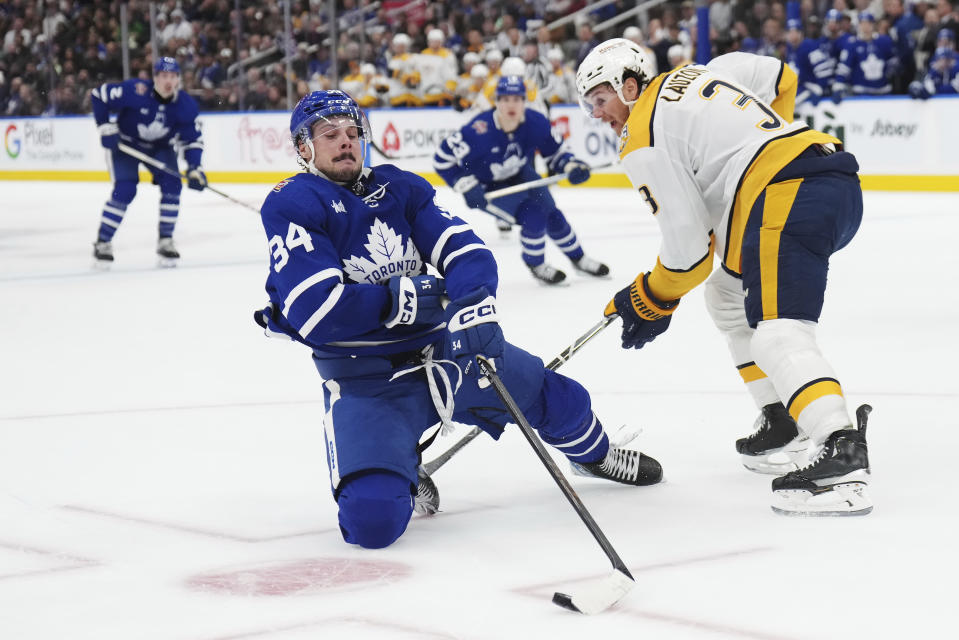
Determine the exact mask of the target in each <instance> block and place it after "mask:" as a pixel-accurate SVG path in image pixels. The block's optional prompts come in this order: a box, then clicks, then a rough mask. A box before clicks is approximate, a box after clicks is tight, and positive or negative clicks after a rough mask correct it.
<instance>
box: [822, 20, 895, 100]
mask: <svg viewBox="0 0 959 640" xmlns="http://www.w3.org/2000/svg"><path fill="white" fill-rule="evenodd" d="M896 65H898V59H897V56H896V43H895V42H893V39H892V38H890V37H889V36H887V35H882V34H878V35H876V36H874V37H873V38H872V39H871V40H863V39H861V38H855V39H853V40H850V41H849V42H847V43H846V45H845V47H843V50H842V51H841V52H840V54H839V64H838V65H837V66H836V84H837V85H838V87H839V89H840V90H845V89H851V90H852V92H853V93H855V94H867V95H880V94H885V93H889V92H891V91H892V83H891V82H890V77H891V75H892V71H893V69H894V68H895V66H896Z"/></svg>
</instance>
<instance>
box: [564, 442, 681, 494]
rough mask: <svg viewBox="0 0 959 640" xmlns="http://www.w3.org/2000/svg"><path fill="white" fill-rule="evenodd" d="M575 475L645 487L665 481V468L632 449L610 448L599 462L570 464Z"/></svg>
mask: <svg viewBox="0 0 959 640" xmlns="http://www.w3.org/2000/svg"><path fill="white" fill-rule="evenodd" d="M570 465H571V466H572V467H573V473H575V474H576V475H578V476H583V477H586V478H602V479H603V480H612V481H613V482H621V483H622V484H631V485H635V486H644V485H649V484H656V483H657V482H659V481H660V480H662V479H663V467H662V466H661V465H660V464H659V462H657V461H656V460H655V459H653V458H650V457H649V456H647V455H646V454H644V453H640V452H639V451H633V450H632V449H619V448H617V447H610V448H609V451H607V452H606V457H605V458H603V459H602V460H600V461H598V462H588V463H582V462H570Z"/></svg>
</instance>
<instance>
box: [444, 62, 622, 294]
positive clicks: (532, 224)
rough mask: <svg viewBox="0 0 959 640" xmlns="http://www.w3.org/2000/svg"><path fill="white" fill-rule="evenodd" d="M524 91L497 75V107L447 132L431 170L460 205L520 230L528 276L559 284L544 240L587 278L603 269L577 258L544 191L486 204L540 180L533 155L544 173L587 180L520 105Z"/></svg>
mask: <svg viewBox="0 0 959 640" xmlns="http://www.w3.org/2000/svg"><path fill="white" fill-rule="evenodd" d="M526 92H527V86H526V84H525V82H524V80H523V78H522V77H521V76H503V77H502V78H500V81H499V84H498V86H497V89H496V107H495V108H493V109H491V110H489V111H484V112H483V113H481V114H479V115H478V116H476V117H475V118H473V119H472V120H470V121H469V122H468V123H467V124H466V125H464V126H463V127H462V128H460V130H459V131H456V132H454V133H453V134H451V135H450V136H449V137H448V138H446V139H445V140H444V141H443V142H442V143H440V146H439V148H438V149H437V150H436V155H435V156H434V157H433V166H434V167H435V168H436V171H437V173H439V175H440V177H441V178H443V180H445V181H446V183H447V184H449V185H450V186H451V187H452V188H453V190H454V191H456V192H457V193H460V194H462V195H463V198H464V199H465V200H466V204H467V205H469V206H470V207H472V208H474V209H481V210H484V211H487V212H488V213H491V214H493V215H495V216H496V217H497V218H499V220H500V221H502V220H506V221H508V222H516V223H517V224H519V225H520V226H521V227H522V231H521V233H520V241H521V244H522V249H523V251H522V256H523V262H525V263H526V266H527V267H529V269H530V272H531V273H532V274H533V277H534V278H536V279H538V280H540V281H542V282H545V283H546V284H559V283H560V282H562V281H563V280H565V279H566V274H565V273H564V272H563V271H560V270H559V269H556V268H555V267H553V266H551V265H549V264H548V263H547V262H546V257H545V256H546V237H547V236H549V238H550V239H551V240H552V241H553V242H554V243H555V244H556V246H557V247H559V249H560V250H561V251H562V252H563V253H564V254H565V255H566V257H567V258H569V259H570V261H572V263H573V266H574V267H575V268H576V269H578V270H579V271H582V272H583V273H587V274H589V275H592V276H605V275H607V274H608V273H609V267H607V266H606V265H605V264H603V263H601V262H598V261H596V260H594V259H592V258H590V257H588V256H587V255H585V253H584V252H583V248H582V246H580V244H579V239H578V238H577V236H576V232H575V231H573V229H572V227H570V225H569V222H567V220H566V216H564V215H563V212H562V211H560V210H559V208H558V207H557V206H556V202H555V201H554V200H553V196H551V195H550V193H549V189H548V188H547V187H538V188H534V189H527V190H525V191H520V192H518V193H514V194H510V195H506V196H503V197H501V198H496V199H495V200H493V201H488V200H487V199H486V192H487V191H489V190H495V189H500V188H503V187H508V186H512V185H516V184H520V183H524V182H530V181H533V180H537V179H539V177H540V176H539V174H538V173H536V168H535V167H534V164H533V163H534V161H535V159H536V154H537V153H539V154H540V155H541V156H542V157H543V160H544V161H545V162H546V166H547V168H548V169H549V171H550V173H554V174H555V173H567V174H569V181H570V182H571V183H573V184H579V183H581V182H585V181H586V180H588V179H589V174H590V171H589V166H588V165H587V164H586V163H585V162H582V161H581V160H577V159H576V158H575V157H574V156H573V154H572V153H570V152H569V151H568V150H567V149H566V145H565V143H564V142H563V140H562V138H561V137H560V136H558V135H557V134H555V133H554V132H553V131H552V127H551V125H550V122H549V120H548V119H547V118H546V116H544V115H543V114H542V113H539V112H537V111H534V110H533V109H529V108H527V106H526V104H527V103H526V95H527V94H526Z"/></svg>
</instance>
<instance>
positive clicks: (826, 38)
mask: <svg viewBox="0 0 959 640" xmlns="http://www.w3.org/2000/svg"><path fill="white" fill-rule="evenodd" d="M841 19H842V14H841V13H840V12H839V11H838V10H836V9H830V10H829V11H827V12H826V23H825V26H824V28H823V31H824V33H823V35H822V36H820V37H818V38H808V39H806V40H804V41H803V42H802V44H800V45H799V51H798V52H797V54H796V59H797V63H798V64H799V73H798V75H799V91H800V92H802V93H805V92H808V94H809V98H808V101H809V102H811V103H812V104H816V103H817V102H819V101H820V100H822V99H823V98H828V97H830V96H831V95H832V85H833V82H834V80H835V75H836V64H837V62H838V61H839V52H840V51H841V49H842V44H843V43H844V42H845V41H846V39H847V38H846V37H845V36H844V35H843V33H842V30H841V27H840V21H841Z"/></svg>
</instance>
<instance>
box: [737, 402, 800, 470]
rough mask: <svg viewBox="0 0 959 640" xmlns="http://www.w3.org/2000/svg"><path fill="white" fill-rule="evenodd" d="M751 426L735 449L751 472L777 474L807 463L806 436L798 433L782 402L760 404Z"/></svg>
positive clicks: (796, 468) (794, 422)
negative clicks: (751, 430) (753, 429)
mask: <svg viewBox="0 0 959 640" xmlns="http://www.w3.org/2000/svg"><path fill="white" fill-rule="evenodd" d="M754 428H755V429H756V431H755V432H754V433H753V434H752V435H750V436H749V437H747V438H740V439H739V440H737V441H736V451H738V452H739V455H740V457H741V459H742V463H743V466H744V467H746V468H747V469H749V470H750V471H755V472H756V473H770V474H774V475H777V476H778V475H782V474H784V473H789V472H790V471H796V470H798V469H799V468H800V467H802V466H804V465H805V464H807V463H808V462H809V453H808V449H809V438H807V437H806V436H805V435H802V434H800V433H799V428H798V427H797V426H796V421H795V420H793V419H792V416H790V415H789V412H788V411H786V407H784V406H783V404H782V403H781V402H776V403H774V404H767V405H766V406H765V407H763V409H762V412H761V413H760V414H759V417H758V418H756V424H755V427H754Z"/></svg>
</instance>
